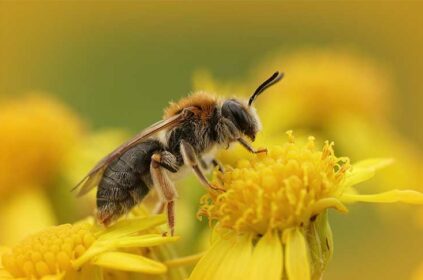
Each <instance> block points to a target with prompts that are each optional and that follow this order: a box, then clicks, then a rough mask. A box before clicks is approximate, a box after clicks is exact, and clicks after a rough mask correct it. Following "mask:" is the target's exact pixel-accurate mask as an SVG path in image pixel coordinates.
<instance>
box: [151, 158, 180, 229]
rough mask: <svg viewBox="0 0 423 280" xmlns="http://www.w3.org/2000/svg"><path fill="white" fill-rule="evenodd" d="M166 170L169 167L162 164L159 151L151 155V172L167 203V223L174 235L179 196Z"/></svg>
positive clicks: (161, 197)
mask: <svg viewBox="0 0 423 280" xmlns="http://www.w3.org/2000/svg"><path fill="white" fill-rule="evenodd" d="M166 172H167V169H166V168H164V167H163V166H162V165H161V155H160V154H159V153H156V154H154V155H153V156H152V157H151V164H150V173H151V177H152V179H153V183H154V186H155V188H157V192H158V194H159V196H160V199H161V201H163V202H162V203H163V205H164V204H166V208H167V223H168V226H169V229H170V234H171V235H172V236H173V234H174V232H175V199H176V198H177V192H176V189H175V185H174V184H173V182H172V181H171V180H170V178H169V176H168V174H167V173H166Z"/></svg>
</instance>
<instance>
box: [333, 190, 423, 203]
mask: <svg viewBox="0 0 423 280" xmlns="http://www.w3.org/2000/svg"><path fill="white" fill-rule="evenodd" d="M341 200H342V201H343V202H356V201H360V202H374V203H393V202H402V203H408V204H423V193H421V192H417V191H413V190H392V191H387V192H383V193H378V194H347V193H345V194H343V195H342V196H341Z"/></svg>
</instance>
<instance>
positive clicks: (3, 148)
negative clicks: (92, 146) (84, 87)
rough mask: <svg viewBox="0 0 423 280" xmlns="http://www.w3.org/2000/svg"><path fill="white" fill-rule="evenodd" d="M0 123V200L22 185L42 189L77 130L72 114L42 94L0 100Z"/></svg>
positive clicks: (76, 136) (77, 125) (78, 123)
mask: <svg viewBox="0 0 423 280" xmlns="http://www.w3.org/2000/svg"><path fill="white" fill-rule="evenodd" d="M0 123H1V125H0V135H1V137H0V197H2V196H4V195H5V194H10V193H12V192H16V190H17V189H21V188H25V187H26V186H46V185H47V184H48V183H49V182H50V181H51V180H52V179H53V178H54V176H56V175H57V171H58V170H60V165H61V163H62V159H63V155H64V154H65V151H66V150H67V149H68V148H69V147H70V146H72V145H73V144H74V142H75V141H76V140H77V139H78V136H79V133H80V129H81V123H80V120H79V119H78V118H77V117H76V116H75V115H74V114H73V112H71V111H70V110H69V109H68V108H66V107H65V106H64V105H62V104H61V103H59V102H58V101H56V100H54V99H52V98H50V97H47V96H43V95H29V96H25V97H20V98H16V99H11V100H7V101H3V102H2V103H0Z"/></svg>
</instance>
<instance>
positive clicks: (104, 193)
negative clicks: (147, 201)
mask: <svg viewBox="0 0 423 280" xmlns="http://www.w3.org/2000/svg"><path fill="white" fill-rule="evenodd" d="M162 150H163V146H162V144H161V143H160V142H159V141H157V140H147V141H146V142H143V143H140V144H138V145H137V146H135V147H133V148H131V149H129V150H128V151H126V152H125V153H124V154H123V155H122V156H121V157H119V158H117V159H115V160H114V161H112V162H111V163H110V164H109V165H108V166H107V168H106V170H105V171H104V174H103V177H102V179H101V181H100V184H99V186H98V189H97V209H98V217H99V219H100V220H101V221H103V222H104V223H108V222H109V221H111V220H113V219H114V218H117V217H119V216H120V215H122V214H125V213H127V212H128V211H129V210H130V209H131V208H132V207H133V206H135V205H136V204H138V203H139V202H141V201H142V199H143V198H144V197H145V196H146V195H147V194H148V192H149V190H150V187H151V186H152V180H151V176H150V163H151V156H152V155H153V154H154V153H155V152H160V151H162Z"/></svg>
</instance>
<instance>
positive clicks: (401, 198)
mask: <svg viewBox="0 0 423 280" xmlns="http://www.w3.org/2000/svg"><path fill="white" fill-rule="evenodd" d="M288 135H289V141H288V142H287V143H285V144H284V145H283V146H273V147H271V148H270V149H269V153H268V154H267V155H258V156H256V157H253V158H251V159H249V160H240V161H239V162H238V164H237V166H236V167H235V168H229V169H228V171H226V172H225V173H219V172H216V176H215V178H214V184H216V185H217V186H219V187H220V188H223V189H225V190H226V192H224V193H216V192H210V193H209V194H207V195H206V196H205V197H204V198H203V199H202V201H201V202H202V207H201V209H200V211H199V215H201V216H206V217H207V218H208V219H209V221H210V223H214V224H215V226H214V231H213V238H212V245H211V248H210V249H209V250H208V251H206V254H205V256H204V257H203V258H202V259H201V260H200V261H199V263H198V264H197V266H196V267H195V268H194V270H193V272H192V274H191V277H190V279H191V280H194V279H275V280H276V279H278V280H279V279H285V278H286V279H288V280H299V279H301V280H305V279H320V277H321V275H322V273H323V272H324V269H325V267H326V264H327V262H328V261H329V259H330V257H331V255H332V251H333V242H332V232H331V229H330V226H329V223H328V220H327V210H328V209H329V208H334V209H336V210H338V211H340V212H347V208H346V206H345V204H346V203H352V202H357V201H362V202H374V203H390V202H404V203H410V204H423V194H421V193H419V192H416V191H411V190H402V191H400V190H392V191H388V192H384V193H379V194H359V193H358V192H357V190H356V189H355V188H354V187H353V186H354V185H356V184H358V183H360V182H363V181H365V180H368V179H369V178H371V177H372V176H373V175H374V173H375V170H376V169H378V168H381V167H383V166H385V165H387V164H389V163H390V160H382V159H373V160H365V161H362V162H359V163H357V164H354V165H351V164H350V162H349V159H348V158H346V157H337V156H335V154H334V151H333V143H329V142H325V144H324V145H323V149H322V150H318V149H316V147H315V146H316V145H315V142H314V138H313V137H309V138H308V141H307V142H305V143H304V144H299V143H297V142H296V141H295V139H294V137H293V136H292V134H291V133H288ZM284 277H285V278H284Z"/></svg>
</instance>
